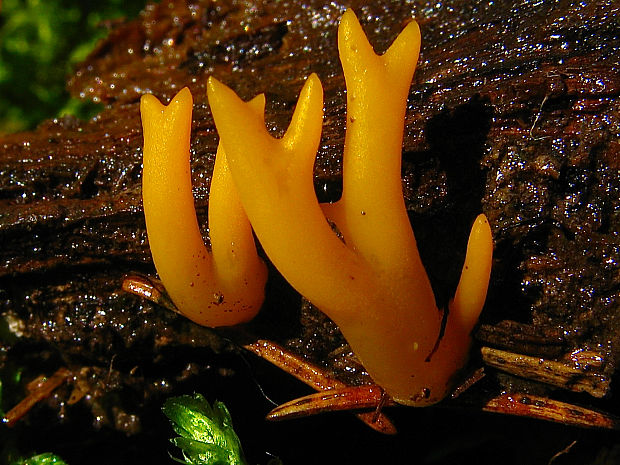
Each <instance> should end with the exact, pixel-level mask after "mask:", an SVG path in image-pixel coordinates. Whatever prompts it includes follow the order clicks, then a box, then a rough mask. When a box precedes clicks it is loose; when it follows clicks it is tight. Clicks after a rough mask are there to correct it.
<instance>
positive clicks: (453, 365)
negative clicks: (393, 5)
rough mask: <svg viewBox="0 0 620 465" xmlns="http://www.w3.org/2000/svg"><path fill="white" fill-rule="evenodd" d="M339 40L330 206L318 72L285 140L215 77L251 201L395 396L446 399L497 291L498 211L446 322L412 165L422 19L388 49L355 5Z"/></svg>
mask: <svg viewBox="0 0 620 465" xmlns="http://www.w3.org/2000/svg"><path fill="white" fill-rule="evenodd" d="M338 44H339V50H340V56H341V60H342V64H343V68H344V72H345V79H346V84H347V112H348V114H347V134H346V139H345V149H344V167H343V176H344V180H343V182H344V186H343V195H342V199H341V200H340V201H339V202H337V203H336V204H333V205H330V206H325V207H324V208H323V209H322V208H321V206H320V205H319V203H318V201H317V199H316V196H315V193H314V186H313V164H314V159H315V156H316V150H317V148H318V144H319V141H320V137H321V125H322V117H323V111H322V107H323V91H322V87H321V83H320V81H319V79H318V77H317V76H316V75H314V74H313V75H311V76H310V77H309V78H308V79H307V81H306V84H305V85H304V87H303V89H302V91H301V94H300V96H299V100H298V102H297V107H296V108H295V112H294V114H293V117H292V121H291V123H290V126H289V128H288V130H287V131H286V133H285V135H284V136H283V137H282V138H281V139H274V138H273V137H271V135H270V134H269V133H268V132H267V130H266V128H265V123H264V115H263V111H262V109H261V108H258V107H257V106H256V105H254V104H252V103H244V102H243V101H241V100H240V99H239V98H238V97H237V95H236V94H235V93H234V92H233V91H232V90H231V89H229V88H228V87H226V86H225V85H223V84H221V83H220V82H218V81H217V80H215V79H213V78H211V79H210V80H209V84H208V96H209V102H210V105H211V110H212V112H213V116H214V119H215V123H216V126H217V129H218V132H219V135H220V138H221V144H222V146H223V147H224V148H225V150H226V154H227V158H228V162H229V164H230V169H231V173H232V177H233V179H234V182H235V185H236V187H237V190H238V192H239V196H240V199H241V202H242V204H243V206H244V208H245V211H246V212H247V215H248V217H249V218H250V221H251V223H252V226H253V228H254V230H255V232H256V235H257V236H258V238H259V240H260V242H261V244H262V246H263V247H264V249H265V251H266V253H267V255H268V256H269V257H270V259H271V260H272V261H273V263H274V264H275V266H276V267H277V268H278V269H279V271H280V272H281V273H282V275H283V276H284V277H285V278H286V279H287V280H288V281H289V282H290V283H291V285H292V286H293V287H295V288H296V289H297V290H298V291H299V292H300V293H301V294H302V295H304V296H305V297H306V298H308V299H309V300H310V301H311V302H313V303H314V304H315V305H316V306H317V307H318V308H320V309H321V310H322V311H323V312H325V313H326V314H327V315H328V316H329V317H330V318H331V319H332V320H334V321H335V322H336V324H338V326H339V327H340V329H341V330H342V332H343V334H344V336H345V338H346V339H347V341H348V342H349V343H350V345H351V347H352V349H353V350H354V352H355V353H356V355H357V356H358V357H359V358H360V360H361V362H362V363H363V365H364V367H365V368H366V369H367V370H368V372H369V373H370V375H371V376H372V378H373V379H374V381H375V382H376V383H377V384H379V385H380V386H382V387H383V388H384V389H385V390H386V391H387V393H388V394H389V395H390V396H392V397H393V398H394V400H395V401H397V402H399V403H402V404H406V405H416V406H419V405H427V404H432V403H435V402H438V401H439V400H441V399H442V398H443V397H445V395H446V394H447V393H448V392H449V389H450V388H451V385H452V381H453V378H454V375H455V373H456V372H458V371H459V370H460V369H461V368H462V367H463V366H464V364H465V363H466V361H467V357H468V352H469V348H470V343H471V337H470V333H471V331H472V329H473V327H474V325H475V324H476V322H477V320H478V316H479V314H480V312H481V310H482V306H483V304H484V301H485V298H486V291H487V286H488V281H489V275H490V269H491V258H492V249H493V246H492V237H491V230H490V227H489V224H488V221H487V219H486V217H485V216H484V215H480V216H479V217H478V218H477V219H476V220H475V222H474V225H473V227H472V231H471V234H470V238H469V243H468V247H467V254H466V259H465V265H464V267H463V272H462V275H461V280H460V282H459V285H458V288H457V291H456V295H455V297H454V299H453V300H452V302H451V303H450V306H449V310H447V311H448V314H447V318H446V324H445V327H444V328H443V329H442V319H443V316H444V315H443V311H442V310H440V309H438V308H437V306H436V303H435V298H434V295H433V292H432V289H431V286H430V284H429V280H428V277H427V275H426V272H425V270H424V267H423V265H422V262H421V260H420V256H419V254H418V250H417V246H416V241H415V237H414V235H413V232H412V231H411V226H410V224H409V219H408V216H407V212H406V209H405V204H404V200H403V195H402V185H401V178H400V173H401V151H402V138H403V125H404V116H405V108H406V102H407V96H408V92H409V86H410V84H411V79H412V77H413V73H414V70H415V65H416V62H417V58H418V53H419V48H420V32H419V28H418V25H417V24H416V23H415V22H413V21H412V22H411V23H409V24H408V25H407V26H406V27H405V29H404V30H403V31H402V33H401V34H400V35H399V36H398V38H397V39H396V40H395V41H394V43H393V44H392V46H391V47H390V48H389V50H388V51H387V52H386V53H385V54H384V55H382V56H378V55H376V54H375V53H374V51H373V49H372V47H371V45H370V44H369V43H368V40H367V38H366V36H365V34H364V32H363V30H362V28H361V26H360V24H359V23H358V21H357V18H356V17H355V15H354V13H353V12H351V11H347V12H346V13H345V15H344V16H343V18H342V22H341V24H340V28H339V41H338ZM325 214H327V216H328V217H329V218H330V219H331V220H332V221H334V222H335V223H336V224H337V226H338V229H339V230H340V231H341V232H342V233H343V236H344V241H342V240H340V239H339V238H338V237H337V236H336V234H334V232H333V231H332V229H331V227H330V225H329V223H328V221H327V220H326V217H325ZM444 311H446V310H444Z"/></svg>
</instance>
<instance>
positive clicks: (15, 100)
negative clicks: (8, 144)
mask: <svg viewBox="0 0 620 465" xmlns="http://www.w3.org/2000/svg"><path fill="white" fill-rule="evenodd" d="M144 3H145V1H144V0H108V1H106V2H99V1H93V0H88V1H85V0H4V1H2V3H1V4H2V9H1V10H0V134H3V133H4V134H6V133H11V132H16V131H21V130H26V129H31V128H33V127H35V126H36V125H37V124H38V123H39V122H41V121H43V120H45V119H47V118H52V117H54V116H57V115H59V114H60V112H61V110H63V109H65V111H64V113H66V112H67V110H69V111H71V112H73V113H74V114H75V115H76V116H78V117H87V116H89V115H91V114H92V112H93V110H95V111H96V108H93V105H92V103H82V102H78V101H76V100H71V99H70V96H69V94H68V92H67V91H66V88H65V82H66V80H67V77H68V76H69V75H70V73H71V70H72V68H73V66H74V65H75V64H76V63H78V62H80V61H81V60H83V59H84V58H85V57H86V56H87V55H88V53H89V52H90V51H91V50H92V49H93V47H94V46H95V44H96V43H97V41H98V40H99V39H101V38H102V37H104V36H105V35H106V34H107V31H106V29H105V28H103V27H100V24H101V22H102V21H104V20H106V19H111V18H120V17H125V18H131V17H134V16H136V15H137V13H138V12H139V11H140V9H141V8H142V7H143V6H144Z"/></svg>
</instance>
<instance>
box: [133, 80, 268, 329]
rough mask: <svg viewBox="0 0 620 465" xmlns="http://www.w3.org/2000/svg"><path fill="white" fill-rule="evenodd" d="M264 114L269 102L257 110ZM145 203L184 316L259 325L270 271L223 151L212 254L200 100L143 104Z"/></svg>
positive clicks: (213, 205) (187, 96) (158, 257)
mask: <svg viewBox="0 0 620 465" xmlns="http://www.w3.org/2000/svg"><path fill="white" fill-rule="evenodd" d="M251 105H253V106H255V107H256V109H258V110H260V111H262V108H263V107H264V99H262V98H258V99H256V100H255V101H253V102H252V103H251ZM140 111H141V114H142V126H143V132H144V160H143V164H144V171H143V180H142V197H143V204H144V215H145V218H146V227H147V232H148V238H149V244H150V247H151V254H152V255H153V261H154V262H155V267H156V268H157V272H158V274H159V276H160V278H161V280H162V283H163V284H164V286H165V288H166V291H167V292H168V294H169V295H170V297H171V298H172V301H173V302H174V304H175V305H176V307H177V308H178V310H179V311H180V312H181V313H182V314H183V315H185V316H186V317H188V318H189V319H191V320H193V321H195V322H196V323H199V324H201V325H205V326H227V325H234V324H237V323H242V322H245V321H248V320H250V319H252V318H253V317H254V316H255V315H256V313H257V312H258V310H259V309H260V306H261V305H262V302H263V298H264V287H265V281H266V278H267V270H266V267H265V265H264V263H262V261H261V260H260V258H258V256H257V254H256V246H255V244H254V237H253V235H252V230H251V227H250V223H249V221H248V219H247V216H246V215H245V212H244V210H243V207H242V206H241V203H240V202H239V199H238V196H237V191H236V190H235V188H234V184H233V182H232V179H231V177H230V172H229V170H228V165H227V163H226V155H225V153H224V151H223V149H221V147H219V148H218V151H217V155H216V160H215V168H214V172H213V178H212V181H211V194H210V200H209V228H210V235H211V250H212V253H213V257H211V255H210V254H209V252H208V251H207V249H206V248H205V245H204V243H203V240H202V236H201V234H200V229H199V227H198V221H197V219H196V212H195V210H194V199H193V196H192V185H191V175H190V165H189V140H190V130H191V121H192V96H191V93H190V91H189V90H188V89H187V88H185V89H183V90H181V91H180V92H179V93H178V94H177V95H176V96H175V97H174V98H173V100H172V102H171V103H170V104H169V105H168V106H164V105H162V104H161V103H160V102H159V101H158V100H157V99H156V98H155V97H154V96H152V95H145V96H143V97H142V101H141V105H140Z"/></svg>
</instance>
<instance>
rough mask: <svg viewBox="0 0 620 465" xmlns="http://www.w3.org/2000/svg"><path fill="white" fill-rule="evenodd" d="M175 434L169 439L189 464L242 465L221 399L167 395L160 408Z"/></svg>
mask: <svg viewBox="0 0 620 465" xmlns="http://www.w3.org/2000/svg"><path fill="white" fill-rule="evenodd" d="M162 410H163V412H164V415H166V416H167V417H168V418H169V419H170V421H171V422H172V427H173V429H174V431H175V433H177V434H178V435H179V437H176V438H173V439H172V443H173V444H174V445H175V446H177V447H179V448H180V449H181V451H182V453H183V457H184V459H185V462H184V463H187V464H191V465H245V464H246V461H245V459H244V457H243V451H242V449H241V443H240V442H239V438H238V437H237V434H236V433H235V431H234V429H233V424H232V419H231V417H230V413H229V412H228V409H227V408H226V406H225V405H224V404H223V403H222V402H218V401H215V402H214V403H213V406H211V405H209V402H207V400H206V399H205V398H204V397H203V396H202V395H201V394H194V395H193V396H189V395H186V396H180V397H172V398H170V399H168V400H167V401H166V402H165V403H164V406H163V408H162Z"/></svg>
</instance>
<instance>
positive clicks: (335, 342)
mask: <svg viewBox="0 0 620 465" xmlns="http://www.w3.org/2000/svg"><path fill="white" fill-rule="evenodd" d="M346 6H352V7H353V8H354V9H355V10H356V12H357V14H358V16H359V18H360V20H361V22H362V24H363V26H364V28H365V30H366V31H367V33H368V35H369V38H370V40H371V43H373V44H375V48H376V49H377V50H379V51H382V50H385V49H386V48H387V46H388V45H389V44H390V42H391V40H393V38H394V37H395V36H396V34H397V33H398V32H399V31H400V29H401V28H402V26H403V24H405V22H406V21H407V20H408V18H411V17H415V18H416V19H417V21H418V22H419V23H420V26H421V30H422V37H423V43H422V53H421V57H420V62H419V65H418V70H417V71H416V75H415V78H414V82H413V85H412V87H411V92H410V98H409V104H408V110H407V117H406V130H405V140H404V147H403V187H404V193H405V199H406V203H407V208H408V210H409V212H410V217H411V221H412V225H413V227H414V230H415V233H416V237H417V240H418V243H419V246H420V251H421V254H422V258H423V261H424V263H425V265H426V267H427V269H428V272H429V275H430V277H431V281H432V284H433V288H434V290H435V293H436V296H437V300H438V303H440V304H445V303H446V302H447V301H448V299H449V298H450V297H451V295H452V293H453V292H454V289H455V287H456V281H457V279H458V275H459V272H460V267H461V264H462V261H463V259H464V251H465V244H466V241H467V234H468V231H469V227H470V225H471V222H472V221H473V219H474V217H475V216H476V215H477V214H478V213H479V212H480V211H483V212H484V213H486V215H487V216H488V218H489V220H490V223H491V225H492V228H493V235H494V240H495V255H494V268H493V273H492V278H491V287H490V290H489V296H488V301H487V305H486V307H485V311H484V312H483V316H482V322H481V327H480V329H479V331H478V333H477V347H476V350H475V354H474V357H473V360H472V370H474V369H476V368H480V367H484V373H485V376H484V378H483V379H482V381H480V382H478V383H475V384H473V386H472V387H471V388H470V389H468V390H467V391H466V392H465V394H462V395H461V396H460V397H459V398H458V399H457V400H458V401H459V402H461V404H459V405H462V406H470V407H472V406H473V407H472V408H474V409H479V408H480V406H481V405H482V404H483V403H484V402H485V401H487V400H489V399H491V400H492V401H493V402H495V403H494V404H493V405H499V404H500V403H501V402H498V401H497V399H498V397H497V396H499V395H501V394H503V393H506V392H508V393H510V392H515V393H518V394H519V395H524V394H527V393H530V394H531V395H532V396H534V395H536V396H541V395H542V396H548V395H549V396H555V397H556V398H557V399H558V401H566V402H577V403H579V404H580V405H582V406H586V407H588V406H590V407H594V408H597V409H601V410H603V411H606V412H610V413H616V414H617V413H619V412H618V408H617V405H616V404H615V402H614V400H613V399H614V395H613V388H614V386H613V383H612V382H611V381H612V378H613V376H614V373H615V370H616V364H617V363H618V358H619V356H620V354H619V347H620V345H619V343H620V340H619V336H620V321H619V316H620V313H619V307H618V306H619V304H618V301H619V300H620V299H619V297H620V266H619V260H620V254H619V252H620V237H619V236H618V230H619V225H620V42H619V40H618V37H620V6H619V5H618V3H617V2H614V1H612V0H598V1H593V2H577V1H560V0H558V1H552V2H538V1H534V0H522V1H513V2H488V3H485V4H478V2H469V1H464V0H463V1H458V0H452V1H448V2H441V3H434V4H433V3H428V2H422V1H412V2H387V1H385V2H355V1H353V2H350V3H347V5H346ZM344 9H345V6H344V5H341V4H338V3H334V2H331V3H330V2H321V1H310V2H305V3H303V4H301V3H300V4H297V3H296V2H291V3H283V2H277V3H276V2H264V3H263V2H252V1H247V2H232V1H231V2H219V1H217V2H216V1H195V2H181V1H169V2H161V3H159V4H155V5H149V6H147V7H146V9H145V10H144V12H143V13H142V14H141V15H140V17H139V18H138V19H136V20H134V21H131V22H128V23H126V24H124V25H121V26H119V27H117V28H116V29H115V30H113V31H111V32H110V35H109V37H108V38H107V39H106V40H104V41H103V42H102V43H101V44H100V45H99V46H98V48H97V49H96V50H95V51H94V52H93V54H91V56H90V57H89V58H88V59H87V60H86V62H85V63H83V64H82V65H81V66H80V67H79V68H78V69H77V71H76V73H75V75H74V76H73V77H72V78H71V80H70V82H69V88H70V90H71V92H72V93H73V94H74V95H76V96H80V97H82V98H85V99H92V100H94V101H96V102H101V103H103V104H105V109H104V110H103V111H102V112H101V114H100V115H99V116H97V117H95V118H94V119H92V120H90V121H78V120H76V119H74V118H70V117H67V118H63V119H57V120H53V121H48V122H46V123H43V124H42V125H41V126H40V127H39V128H38V129H37V130H36V131H33V132H30V133H23V134H16V135H12V136H7V137H5V138H4V139H2V140H0V238H1V241H2V250H1V251H0V254H1V260H0V296H1V299H0V302H1V307H0V308H1V311H2V314H3V315H4V323H3V324H4V326H6V331H4V332H5V333H6V337H4V338H3V339H2V343H3V346H4V350H3V351H2V353H1V354H0V356H1V357H2V360H3V363H4V365H5V366H8V363H9V360H10V361H11V363H18V364H22V365H23V366H26V367H28V369H27V371H26V372H27V373H31V375H32V378H35V377H36V376H38V375H40V374H42V373H45V374H48V375H52V374H53V373H54V371H55V370H57V369H59V368H61V367H67V368H68V369H70V370H71V371H72V373H73V374H74V375H73V376H74V377H73V378H72V380H70V382H68V383H67V385H66V386H65V387H61V388H59V392H58V393H57V395H56V396H54V397H53V398H52V399H50V401H49V403H50V404H51V405H53V406H54V407H55V408H59V409H62V411H63V417H64V416H65V415H66V416H67V418H69V417H70V416H71V408H70V407H68V406H67V405H65V403H64V402H65V400H66V398H68V397H69V395H70V394H71V393H72V392H73V394H74V395H75V396H77V397H79V399H80V401H79V402H77V401H76V402H74V405H85V406H87V410H88V411H89V412H91V413H92V414H93V418H95V419H96V420H95V421H96V422H99V424H105V425H111V426H113V427H115V428H117V429H119V430H122V431H126V432H128V433H135V432H137V431H140V430H141V428H142V426H143V425H144V420H141V417H142V416H144V418H149V416H148V413H145V412H147V411H148V409H149V408H153V405H159V404H157V402H159V401H160V400H161V399H162V398H163V396H165V395H168V394H170V393H173V392H177V391H178V390H182V389H188V388H190V386H191V388H190V389H202V388H198V387H195V386H196V383H197V382H199V381H200V382H204V380H205V379H208V380H210V381H209V382H213V383H215V384H217V383H220V382H222V381H221V379H225V378H227V376H226V374H229V373H230V371H231V370H228V369H226V370H224V369H217V367H214V364H216V363H219V362H216V361H214V360H220V362H221V359H218V358H217V357H226V355H222V354H226V353H228V349H232V348H233V344H231V342H230V340H231V338H232V339H234V338H235V335H234V334H233V333H232V332H226V336H227V338H225V339H222V338H219V337H217V336H215V335H214V334H213V332H212V331H211V330H208V329H204V328H198V327H196V326H195V325H193V324H191V323H189V322H187V321H185V320H184V319H183V318H180V317H178V316H176V315H174V314H172V313H170V312H168V311H165V310H164V309H162V308H160V307H157V306H154V305H152V304H150V303H148V302H146V301H144V300H141V299H139V298H137V297H135V296H132V295H129V294H127V293H124V292H123V291H122V290H121V283H122V281H123V278H124V277H125V276H126V275H129V274H136V273H137V274H142V275H145V276H155V271H154V268H153V265H152V262H151V259H150V254H149V250H148V243H147V238H146V233H145V227H144V220H143V217H142V211H141V199H140V181H141V144H142V139H141V137H142V136H141V127H140V119H139V98H140V96H141V95H142V94H143V93H146V92H150V93H153V94H155V95H156V96H157V97H158V98H160V99H162V100H165V101H167V100H168V99H170V98H171V97H172V96H173V95H174V94H175V93H176V92H177V91H178V90H180V89H181V88H182V87H184V86H188V87H189V88H190V89H191V90H192V93H193V95H194V102H195V105H194V122H193V127H192V143H191V152H192V170H193V181H194V194H195V198H196V206H197V211H198V215H199V220H200V222H201V224H202V225H204V232H205V235H206V234H207V231H208V225H207V224H206V211H207V206H208V191H209V183H210V175H211V171H212V168H213V161H214V156H215V148H216V144H217V134H216V132H215V128H214V125H213V121H212V119H211V116H210V112H209V108H208V104H207V101H206V87H205V86H206V81H207V77H208V76H210V75H213V76H216V77H217V78H218V79H220V80H222V81H224V82H225V83H226V84H228V85H229V86H231V87H232V88H233V89H234V90H235V91H237V92H238V93H239V95H241V96H242V97H243V98H245V99H248V98H250V97H253V96H254V95H256V94H258V93H261V92H264V93H265V94H266V97H267V109H266V120H267V124H268V125H269V127H270V128H272V129H273V132H274V133H275V134H281V133H282V132H283V130H284V129H285V128H286V126H287V124H288V118H289V117H290V115H291V112H292V109H293V107H294V104H295V101H296V97H297V94H298V92H299V90H300V88H301V85H302V83H303V81H304V79H305V77H306V76H308V75H309V74H310V73H312V72H316V73H317V74H318V75H319V77H320V79H321V81H322V83H323V85H324V88H325V119H324V131H323V136H322V141H321V145H320V148H319V152H318V155H317V161H316V164H315V186H316V191H317V195H318V196H319V198H320V199H321V200H322V201H329V200H335V199H337V198H338V196H339V193H340V186H341V181H340V179H341V153H342V146H343V143H344V130H345V127H346V124H345V96H346V94H345V90H344V79H343V76H342V72H341V68H340V64H339V60H338V55H337V46H336V43H337V40H336V31H337V24H338V19H339V17H340V16H341V14H342V13H343V11H344ZM378 175H380V174H378ZM271 274H272V278H271V281H270V283H269V285H268V292H267V296H268V297H267V302H266V305H265V308H264V310H263V311H262V314H261V316H260V317H259V318H258V321H256V322H254V323H251V324H250V325H249V327H248V328H246V330H247V331H249V332H251V333H254V334H258V335H260V336H261V337H270V338H272V339H274V340H277V341H279V342H280V343H282V344H286V345H288V347H289V348H291V349H293V350H295V351H297V352H300V353H302V354H303V355H304V356H305V357H307V358H308V359H310V360H312V361H314V362H315V363H318V364H321V365H323V366H325V367H326V368H329V369H331V370H333V371H334V372H336V373H337V374H338V375H340V377H341V378H342V379H343V380H344V381H350V382H359V380H358V379H357V378H358V374H359V369H358V368H359V367H357V368H356V367H355V364H354V360H353V361H352V359H351V357H350V355H349V354H348V350H347V349H346V347H344V348H343V346H342V340H341V338H340V336H339V334H338V332H337V330H336V329H335V328H334V327H333V325H332V324H331V323H330V322H329V321H327V320H326V319H325V318H324V317H322V315H320V314H318V313H316V311H315V310H314V309H312V308H311V307H310V306H309V305H307V304H305V303H304V302H303V301H301V300H300V298H299V296H297V295H296V294H295V293H294V292H293V291H292V290H291V289H290V288H288V286H287V285H286V284H284V283H283V282H282V280H281V278H279V277H278V276H277V273H275V271H274V270H272V273H271ZM482 347H484V348H485V349H484V350H483V351H482V352H481V348H482ZM234 350H236V349H233V351H234ZM218 354H219V355H218ZM507 354H508V355H507ZM214 357H215V359H214ZM235 357H237V356H235ZM225 360H226V363H229V364H232V366H234V367H235V368H234V369H239V366H243V362H238V363H237V362H231V360H230V359H228V358H225ZM535 360H541V364H543V365H544V366H545V367H547V368H545V371H547V372H552V373H551V375H550V376H549V377H548V379H546V380H543V381H549V380H552V381H553V382H542V383H541V382H540V381H541V379H539V376H538V375H537V372H536V370H533V369H532V367H533V365H535V363H534V361H535ZM524 361H525V362H524ZM522 362H523V363H522ZM543 362H544V363H543ZM235 363H237V365H235ZM569 372H570V373H569ZM575 377H580V380H581V381H580V382H586V383H587V380H588V379H589V380H596V383H595V387H594V388H592V389H590V388H588V389H590V391H588V390H587V389H586V390H585V391H586V392H590V394H594V396H591V395H589V394H583V393H582V394H575V393H574V392H573V391H574V389H573V390H571V386H574V380H575V379H576V378H575ZM229 378H230V376H229ZM233 378H234V376H233ZM362 378H363V375H362ZM584 380H585V381H584ZM227 382H228V381H224V383H227ZM228 383H229V384H234V383H230V382H228ZM227 386H228V384H227ZM63 389H64V390H65V391H63ZM205 393H206V392H205ZM63 396H64V397H63ZM463 398H466V399H465V400H462V399H463ZM63 399H64V400H63ZM493 399H494V400H493ZM282 400H287V399H282ZM455 402H456V401H455ZM259 410H260V411H261V412H263V413H264V411H266V410H267V408H265V407H264V406H260V408H259ZM257 415H259V414H257ZM259 460H262V459H257V461H259ZM507 463H508V462H507Z"/></svg>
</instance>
